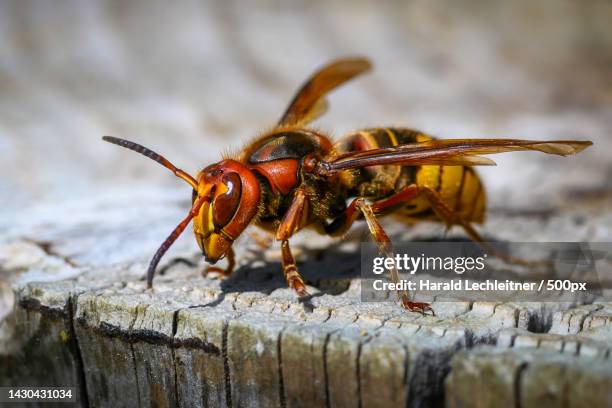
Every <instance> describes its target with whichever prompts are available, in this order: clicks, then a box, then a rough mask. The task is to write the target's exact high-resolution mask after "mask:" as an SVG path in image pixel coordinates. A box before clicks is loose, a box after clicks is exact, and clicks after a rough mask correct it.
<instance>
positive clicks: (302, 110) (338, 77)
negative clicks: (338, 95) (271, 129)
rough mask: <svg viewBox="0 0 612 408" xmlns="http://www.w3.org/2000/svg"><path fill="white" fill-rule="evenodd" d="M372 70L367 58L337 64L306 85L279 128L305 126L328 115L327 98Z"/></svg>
mask: <svg viewBox="0 0 612 408" xmlns="http://www.w3.org/2000/svg"><path fill="white" fill-rule="evenodd" d="M371 68H372V65H371V64H370V61H368V60H367V59H366V58H342V59H339V60H336V61H334V62H332V63H330V64H328V65H326V66H324V67H323V68H321V69H320V70H319V71H317V72H315V74H314V75H313V76H312V77H310V79H308V81H306V83H305V84H304V85H302V87H301V88H300V89H299V91H298V92H297V94H296V95H295V96H294V97H293V100H292V101H291V103H290V104H289V107H287V110H286V111H285V113H284V114H283V116H282V118H281V119H280V121H279V122H278V124H279V125H304V124H306V123H308V122H311V121H313V120H315V119H316V118H318V117H319V116H321V115H323V114H324V113H325V112H326V111H327V101H326V100H325V99H324V96H325V95H326V94H327V93H328V92H329V91H331V90H332V89H334V88H336V87H338V86H340V85H342V84H343V83H344V82H346V81H348V80H350V79H352V78H354V77H356V76H357V75H360V74H362V73H364V72H367V71H369V70H370V69H371Z"/></svg>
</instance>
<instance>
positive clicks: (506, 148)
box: [322, 139, 593, 172]
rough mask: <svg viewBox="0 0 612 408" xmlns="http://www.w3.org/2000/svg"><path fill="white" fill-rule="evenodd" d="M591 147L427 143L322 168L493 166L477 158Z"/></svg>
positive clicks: (361, 154) (344, 158) (350, 156)
mask: <svg viewBox="0 0 612 408" xmlns="http://www.w3.org/2000/svg"><path fill="white" fill-rule="evenodd" d="M592 144H593V143H592V142H589V141H578V140H552V141H536V140H518V139H449V140H430V141H426V142H421V143H411V144H405V145H400V146H396V147H390V148H384V149H372V150H365V151H358V152H349V153H345V154H342V155H340V156H337V157H333V158H330V159H329V160H328V161H327V162H325V163H324V164H322V166H323V167H324V170H325V171H326V172H335V171H341V170H348V169H356V168H361V167H367V166H376V165H381V164H399V165H402V166H419V165H428V164H431V165H444V166H476V165H491V164H495V162H493V161H492V160H489V159H487V158H485V157H480V156H478V155H482V154H494V153H504V152H514V151H522V150H535V151H540V152H544V153H548V154H556V155H559V156H569V155H572V154H576V153H578V152H580V151H582V150H584V149H585V148H587V147H588V146H590V145H592Z"/></svg>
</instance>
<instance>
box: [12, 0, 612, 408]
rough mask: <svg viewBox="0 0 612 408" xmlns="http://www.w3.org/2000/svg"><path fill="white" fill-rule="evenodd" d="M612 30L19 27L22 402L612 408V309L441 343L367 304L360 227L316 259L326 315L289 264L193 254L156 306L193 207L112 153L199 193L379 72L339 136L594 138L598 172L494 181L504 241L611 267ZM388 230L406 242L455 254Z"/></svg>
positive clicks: (127, 8)
mask: <svg viewBox="0 0 612 408" xmlns="http://www.w3.org/2000/svg"><path fill="white" fill-rule="evenodd" d="M553 4H554V6H553ZM475 10H477V11H478V12H476V11H475ZM610 18H612V9H611V7H610V6H609V4H608V3H607V2H603V1H602V2H592V3H591V5H590V6H589V7H587V8H584V7H580V5H579V3H576V2H561V3H559V2H552V1H551V2H538V4H537V5H532V4H529V3H527V2H525V3H523V4H522V5H520V4H518V3H515V5H505V6H501V8H495V7H494V6H493V5H491V4H490V3H488V2H480V1H474V2H470V6H469V7H468V6H465V7H464V6H463V5H462V6H460V5H458V4H457V5H455V3H454V2H450V1H449V2H442V3H439V4H436V5H429V4H428V5H424V4H413V5H403V4H394V3H389V4H387V5H368V4H366V3H359V4H355V5H351V6H350V7H349V6H348V5H346V4H341V3H328V2H314V3H309V5H308V6H306V5H303V6H300V5H297V4H293V5H280V4H277V3H275V2H262V3H261V5H260V7H258V8H257V9H253V10H247V9H245V7H244V6H243V5H242V4H241V3H238V2H219V3H211V4H205V5H200V4H196V3H195V2H194V3H191V2H185V3H180V4H178V5H177V6H176V7H172V8H168V7H165V6H164V3H163V2H159V3H153V2H147V3H146V5H145V4H138V3H132V2H130V4H129V5H128V4H123V3H122V2H110V3H105V2H76V1H75V2H68V1H66V2H59V3H58V4H54V5H53V6H52V5H50V4H49V5H46V4H42V3H39V4H34V2H32V3H31V4H30V3H28V2H23V1H15V2H3V4H2V5H0V30H2V32H1V35H0V50H2V55H3V57H2V61H1V64H0V89H1V92H2V93H1V95H2V98H0V154H2V160H0V171H1V172H2V173H1V174H2V177H0V205H1V206H2V211H1V212H0V222H1V224H0V233H1V235H0V294H1V295H0V318H2V319H3V320H2V323H1V326H0V385H3V386H4V385H25V384H27V385H35V384H38V385H47V386H48V385H64V386H74V387H76V388H77V389H78V390H79V396H80V401H81V404H82V405H89V406H138V405H140V406H149V405H156V406H175V405H178V406H226V405H227V406H262V407H263V406H291V407H293V406H331V407H351V406H354V407H359V406H361V407H370V406H405V405H406V404H408V405H410V406H431V405H444V404H446V405H447V406H457V407H458V406H461V407H466V406H499V405H501V404H508V405H509V404H514V405H520V406H523V407H528V406H545V405H551V404H552V405H558V406H562V405H564V404H568V405H571V406H588V407H593V406H605V405H612V401H611V400H610V399H611V398H612V397H611V395H612V394H611V392H610V389H612V388H611V387H610V386H611V385H612V371H611V369H610V367H611V366H612V360H610V358H611V357H610V352H611V350H610V349H611V348H612V333H611V332H610V328H611V327H612V303H611V302H606V301H604V300H601V301H598V302H596V303H594V304H589V305H579V304H569V303H567V304H562V303H538V302H533V303H495V302H480V303H478V302H477V303H469V302H464V303H460V302H455V303H440V302H438V303H434V305H433V307H434V309H435V311H436V315H437V316H436V317H423V316H420V315H418V314H411V313H406V312H404V311H402V310H401V309H399V308H398V307H397V306H396V305H394V304H393V303H361V302H360V301H359V293H360V282H359V280H358V279H357V276H358V271H359V241H360V239H367V235H366V234H365V230H364V229H363V226H361V227H357V228H355V229H354V230H353V231H352V232H351V233H350V234H349V236H348V237H347V239H346V240H345V241H341V242H337V241H329V240H327V239H324V238H321V237H318V236H316V235H313V234H310V233H305V234H300V235H299V236H298V237H296V240H295V246H296V252H298V250H297V248H299V252H300V255H299V256H298V259H299V261H300V268H301V271H302V273H303V275H304V276H305V278H306V281H307V284H308V285H309V290H310V291H311V292H312V293H314V294H315V296H314V297H313V299H312V301H311V302H310V303H307V304H300V303H298V302H297V301H296V299H295V297H294V295H293V293H292V292H291V291H290V290H289V289H287V288H286V284H285V282H284V279H283V277H282V273H281V271H280V267H279V264H278V248H277V247H274V248H272V249H271V250H268V251H262V250H261V249H259V248H258V247H257V246H255V245H254V244H253V242H252V240H250V239H249V237H248V236H245V237H244V238H243V239H241V240H240V241H239V242H238V244H237V245H238V251H237V252H238V259H239V262H240V267H239V269H238V271H237V272H236V273H235V274H234V276H232V277H231V278H230V279H228V280H225V281H220V280H219V279H214V278H210V277H209V278H203V277H202V274H201V272H202V270H203V269H204V266H205V265H204V263H203V261H202V260H201V256H200V255H199V254H198V253H197V249H196V244H195V242H193V237H192V236H190V234H185V236H183V237H181V239H179V241H178V242H177V244H176V245H175V246H174V247H173V248H172V249H171V250H170V251H169V252H168V254H167V256H166V258H165V259H164V261H163V262H162V264H161V267H162V269H163V272H164V273H162V274H160V276H158V277H157V278H156V281H155V289H154V291H148V290H145V284H144V281H143V279H142V278H143V275H144V272H145V270H146V266H147V263H148V260H149V259H150V256H151V255H152V254H153V252H154V250H155V249H156V247H157V246H158V245H159V243H160V242H161V241H162V240H163V238H164V237H165V236H166V235H167V234H168V233H169V232H170V231H171V229H172V228H173V227H174V225H175V224H176V223H177V222H178V220H180V219H181V218H182V217H183V216H184V214H185V213H186V212H187V210H188V207H189V198H190V192H189V191H188V190H187V189H185V188H184V186H182V185H181V183H180V182H179V181H177V180H175V179H174V178H173V177H172V176H171V175H169V174H167V173H166V172H165V171H164V170H163V169H161V168H159V166H157V165H155V164H154V163H152V162H150V161H148V160H146V159H144V158H142V157H138V156H137V155H135V154H131V153H129V152H127V151H122V150H120V149H118V148H115V147H113V146H110V145H106V144H104V143H103V142H102V141H101V140H100V137H101V136H102V135H104V134H111V135H115V136H119V137H126V138H130V139H133V140H135V141H138V142H141V143H142V144H145V145H147V146H150V147H151V148H153V149H155V150H157V151H159V152H160V153H163V154H164V155H166V156H167V157H168V158H170V159H171V160H173V161H175V162H176V164H177V165H180V166H181V167H183V168H185V169H186V170H188V171H190V172H195V171H197V169H198V168H200V167H202V166H203V165H205V164H208V163H210V162H212V161H214V160H216V159H217V158H218V157H219V155H220V152H222V151H224V150H226V149H227V148H228V147H233V148H239V147H240V146H241V144H242V143H244V141H246V140H248V139H249V138H250V137H252V136H254V135H255V134H257V132H258V131H259V130H261V129H265V128H266V126H269V125H270V124H271V123H273V122H274V120H275V119H277V118H278V116H279V115H280V113H281V112H282V111H283V110H284V108H285V103H287V102H288V101H289V99H290V97H291V95H292V92H293V91H294V89H295V88H297V86H298V85H299V84H300V83H301V81H302V80H303V79H305V77H306V76H308V75H309V74H310V73H311V71H312V70H313V68H314V67H316V66H318V65H320V64H322V63H323V62H325V61H326V60H328V59H330V58H334V57H337V56H339V55H345V54H352V53H359V54H366V55H368V56H370V57H371V58H372V59H373V61H374V63H375V65H376V68H375V71H374V73H373V74H371V75H369V76H368V77H364V78H363V79H360V80H359V81H355V83H353V84H351V85H350V86H347V87H346V88H342V89H341V90H339V91H338V92H337V93H335V94H334V95H333V96H332V97H331V101H330V102H331V111H330V112H329V114H328V115H327V116H326V117H325V118H324V119H323V120H322V121H321V122H320V123H318V125H320V127H321V128H322V129H325V130H329V131H330V132H332V133H333V134H334V135H336V136H340V135H341V134H342V133H343V132H345V131H347V130H349V129H352V128H359V127H364V126H371V125H404V126H410V127H415V128H420V129H422V130H424V131H427V132H430V133H432V134H435V135H438V136H440V137H487V136H492V137H497V136H499V137H501V136H505V137H522V138H534V139H547V138H549V139H556V138H588V139H590V140H593V141H594V142H595V146H594V148H591V149H589V150H587V151H585V152H584V153H583V154H581V155H579V156H577V157H575V158H571V159H561V158H556V157H546V156H544V155H538V154H536V153H527V154H520V153H519V154H509V155H507V156H504V157H501V156H500V157H499V160H497V159H496V160H497V161H498V163H499V166H498V167H497V168H490V169H489V168H487V169H484V170H483V171H482V172H481V174H482V175H483V178H484V180H485V184H486V186H487V191H488V194H489V201H490V207H491V208H490V211H489V213H488V221H487V224H486V226H485V227H484V228H483V229H482V231H483V233H484V234H485V236H487V237H488V238H491V239H497V240H508V241H527V242H529V241H601V242H612V211H611V206H610V198H611V197H612V184H611V182H610V175H611V174H612V173H611V172H612V165H611V162H610V158H609V152H610V151H611V148H612V138H611V137H610V135H611V134H612V122H611V117H612V116H611V115H612V111H611V109H610V106H611V102H612V94H611V93H610V89H612V88H611V86H612V83H611V82H610V76H609V66H610V62H611V61H612V54H611V53H610V50H611V49H612V46H611V45H612V36H611V34H610V33H611V32H610V29H609V27H608V25H609V24H608V23H609V20H610ZM357 28H359V29H357ZM385 225H386V226H387V227H388V228H389V229H390V231H391V232H392V235H393V237H394V239H415V238H418V239H441V238H442V237H443V236H444V235H443V234H444V231H443V228H442V227H441V226H438V225H435V224H429V223H424V224H421V225H417V226H415V227H407V226H404V225H397V224H393V223H390V222H387V223H386V224H385ZM459 236H462V233H461V231H459V230H453V231H451V233H450V237H459ZM500 401H503V403H502V402H500Z"/></svg>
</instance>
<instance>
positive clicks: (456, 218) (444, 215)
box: [419, 187, 547, 267]
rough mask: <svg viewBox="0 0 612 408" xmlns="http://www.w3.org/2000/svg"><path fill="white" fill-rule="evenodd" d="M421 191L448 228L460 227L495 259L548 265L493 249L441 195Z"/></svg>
mask: <svg viewBox="0 0 612 408" xmlns="http://www.w3.org/2000/svg"><path fill="white" fill-rule="evenodd" d="M419 190H420V192H421V193H422V194H423V195H424V196H425V197H426V198H427V200H428V201H429V204H430V205H431V208H432V209H433V210H434V212H435V213H436V214H437V215H438V217H440V218H441V219H442V220H443V221H444V222H445V223H446V226H447V227H448V228H450V227H452V226H453V225H460V226H461V227H462V228H463V230H464V231H465V233H466V234H467V235H468V236H469V237H470V239H471V240H472V241H474V242H476V243H477V244H478V245H480V246H481V247H482V248H483V249H484V250H486V251H489V252H490V253H491V254H492V255H494V256H495V257H497V258H499V259H501V260H502V261H504V262H506V263H509V264H518V265H524V266H531V267H534V266H543V265H546V264H547V263H546V262H545V261H544V262H542V261H526V260H524V259H520V258H517V257H514V256H511V255H508V254H506V253H503V252H501V251H499V250H497V249H496V248H493V247H492V246H491V245H489V244H487V243H486V242H485V240H484V239H483V237H482V236H481V235H480V233H478V231H476V229H475V228H474V227H473V226H472V224H471V223H470V222H469V221H466V220H464V219H463V218H462V217H461V215H460V214H458V213H457V212H456V211H455V210H454V209H452V208H450V207H448V206H447V205H446V204H445V203H444V200H443V199H442V197H441V196H440V193H438V192H437V191H435V190H433V189H431V188H429V187H421V188H420V189H419Z"/></svg>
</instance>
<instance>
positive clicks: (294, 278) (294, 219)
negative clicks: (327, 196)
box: [276, 188, 309, 299]
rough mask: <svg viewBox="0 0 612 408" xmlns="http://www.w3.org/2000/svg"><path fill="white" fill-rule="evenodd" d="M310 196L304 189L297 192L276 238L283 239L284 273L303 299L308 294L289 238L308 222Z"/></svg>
mask: <svg viewBox="0 0 612 408" xmlns="http://www.w3.org/2000/svg"><path fill="white" fill-rule="evenodd" d="M308 205H309V203H308V198H307V197H306V192H305V191H304V189H301V188H300V189H298V190H297V191H296V192H295V195H294V197H293V201H292V202H291V206H290V207H289V209H288V210H287V212H286V213H285V216H284V217H283V219H282V221H281V223H280V225H279V226H278V229H277V231H276V239H277V240H279V241H281V251H282V260H283V273H284V275H285V279H286V280H287V284H288V285H289V287H290V288H292V289H293V290H295V292H296V293H297V295H298V297H299V298H301V299H303V298H305V297H307V296H309V295H308V292H307V291H306V285H304V279H302V276H301V275H300V273H299V272H298V270H297V266H296V264H295V259H294V258H293V254H292V253H291V248H290V247H289V238H290V237H291V236H292V235H293V234H294V233H295V232H296V231H297V230H299V229H300V227H301V226H302V225H304V224H305V223H306V220H307V218H308Z"/></svg>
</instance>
